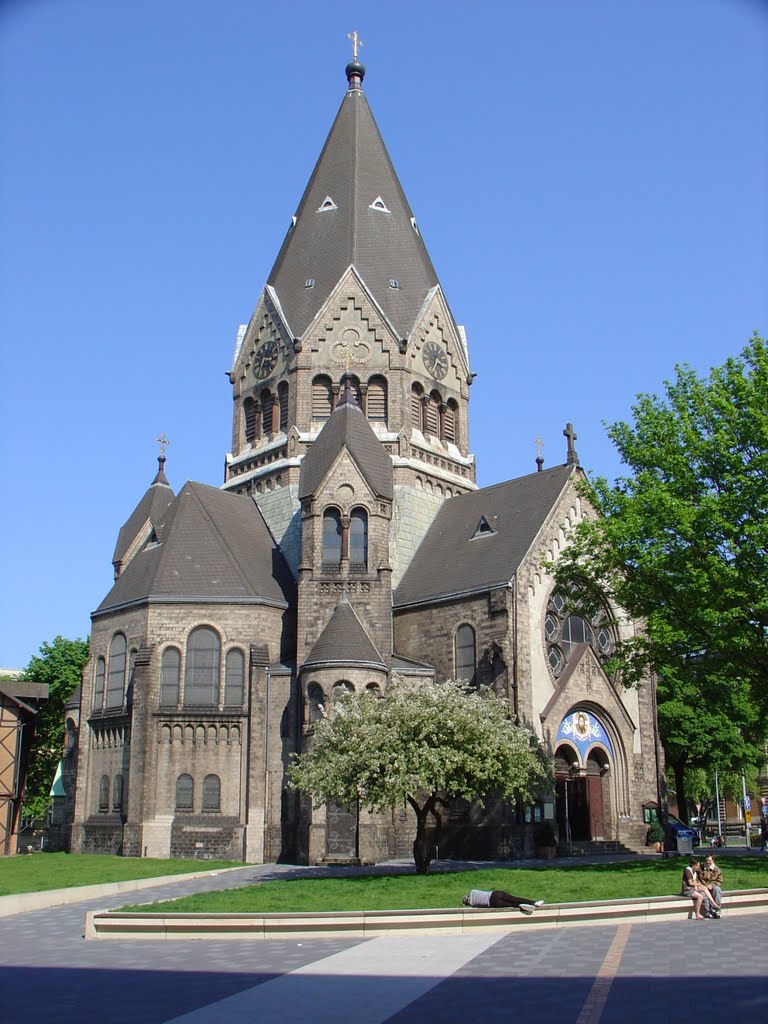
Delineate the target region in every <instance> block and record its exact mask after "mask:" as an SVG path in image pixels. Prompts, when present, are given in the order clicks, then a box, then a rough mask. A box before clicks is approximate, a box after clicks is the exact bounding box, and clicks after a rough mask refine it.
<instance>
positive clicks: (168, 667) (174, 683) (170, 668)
mask: <svg viewBox="0 0 768 1024" xmlns="http://www.w3.org/2000/svg"><path fill="white" fill-rule="evenodd" d="M180 669H181V654H180V653H179V652H178V651H177V650H176V648H175V647H167V648H166V649H165V650H164V651H163V660H162V661H161V663H160V703H161V704H178V703H179V672H180Z"/></svg>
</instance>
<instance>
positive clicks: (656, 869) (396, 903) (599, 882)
mask: <svg viewBox="0 0 768 1024" xmlns="http://www.w3.org/2000/svg"><path fill="white" fill-rule="evenodd" d="M685 863H687V859H684V858H670V859H664V860H658V861H635V862H629V863H626V862H625V863H610V864H585V865H576V866H571V865H568V866H563V867H556V866H555V867H553V866H547V867H541V868H519V869H518V868H512V869H510V868H483V869H481V870H462V871H450V872H446V871H440V872H439V873H435V874H432V875H426V876H424V875H415V874H413V873H407V874H406V873H394V872H393V873H391V874H387V875H360V876H356V877H354V876H353V877H346V878H338V877H337V878H298V879H290V880H275V881H268V882H261V883H258V884H257V885H249V886H243V887H241V888H237V889H229V890H223V891H220V892H212V893H202V894H200V895H197V896H186V897H184V898H182V899H178V900H170V901H166V902H162V903H151V904H145V905H143V906H130V907H124V908H123V910H126V911H129V912H137V913H138V912H141V913H147V912H152V913H174V914H175V913H198V914H199V913H239V914H248V913H315V912H317V911H324V910H328V911H330V910H333V911H344V910H416V909H432V908H440V907H458V906H460V905H461V897H462V896H463V895H464V893H465V892H467V891H468V890H469V889H506V890H507V891H508V892H512V893H514V894H515V895H517V896H527V897H529V898H531V899H535V900H538V899H542V900H544V901H545V902H546V903H570V902H581V901H586V900H610V899H626V898H631V897H643V896H668V895H674V894H676V893H679V892H680V883H681V875H682V870H683V865H684V864H685ZM720 865H721V867H722V868H723V875H724V878H725V889H726V890H729V889H760V888H768V857H766V858H760V857H740V858H738V860H737V859H736V858H734V859H733V860H732V861H727V860H725V859H723V860H722V861H721V862H720Z"/></svg>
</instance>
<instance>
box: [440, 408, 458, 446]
mask: <svg viewBox="0 0 768 1024" xmlns="http://www.w3.org/2000/svg"><path fill="white" fill-rule="evenodd" d="M443 440H444V441H450V442H451V443H452V444H455V443H456V406H455V405H454V404H453V402H449V403H448V405H447V406H446V407H445V412H444V413H443Z"/></svg>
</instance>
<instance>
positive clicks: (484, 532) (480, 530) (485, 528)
mask: <svg viewBox="0 0 768 1024" xmlns="http://www.w3.org/2000/svg"><path fill="white" fill-rule="evenodd" d="M494 533H496V531H495V530H494V529H493V527H492V526H491V524H490V523H489V522H488V520H487V519H486V518H485V516H480V522H479V523H478V524H477V527H476V529H475V532H474V533H473V534H472V540H475V538H476V537H491V536H492V535H493V534H494Z"/></svg>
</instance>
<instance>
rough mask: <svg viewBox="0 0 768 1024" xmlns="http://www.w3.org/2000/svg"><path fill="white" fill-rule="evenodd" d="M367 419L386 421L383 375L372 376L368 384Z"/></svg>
mask: <svg viewBox="0 0 768 1024" xmlns="http://www.w3.org/2000/svg"><path fill="white" fill-rule="evenodd" d="M367 410H368V419H369V420H376V421H378V422H381V423H386V421H387V382H386V380H385V379H384V378H383V377H374V378H373V379H372V380H371V381H370V382H369V384H368V405H367Z"/></svg>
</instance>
